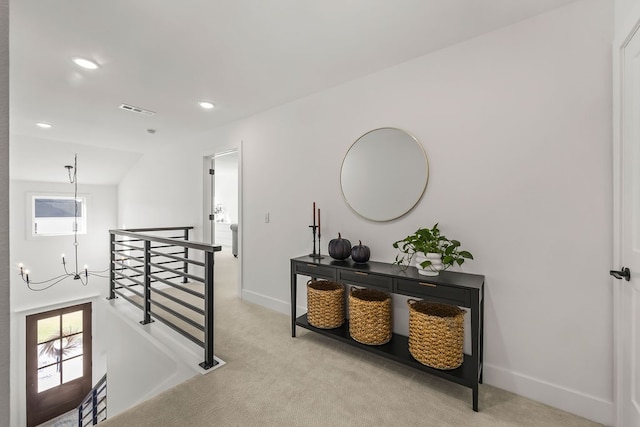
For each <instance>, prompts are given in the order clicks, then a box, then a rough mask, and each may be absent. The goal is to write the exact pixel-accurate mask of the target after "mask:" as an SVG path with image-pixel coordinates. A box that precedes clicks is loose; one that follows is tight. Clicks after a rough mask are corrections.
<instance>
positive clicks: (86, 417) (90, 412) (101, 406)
mask: <svg viewBox="0 0 640 427" xmlns="http://www.w3.org/2000/svg"><path fill="white" fill-rule="evenodd" d="M106 419H107V374H104V376H103V377H102V378H101V379H100V381H98V383H97V384H96V385H95V387H93V389H92V390H91V391H90V392H89V394H87V396H86V397H85V398H84V400H83V401H82V403H80V405H78V426H79V427H86V426H94V425H96V424H98V423H99V422H102V421H104V420H106Z"/></svg>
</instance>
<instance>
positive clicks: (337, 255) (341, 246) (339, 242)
mask: <svg viewBox="0 0 640 427" xmlns="http://www.w3.org/2000/svg"><path fill="white" fill-rule="evenodd" d="M350 255H351V242H350V241H348V240H347V239H343V238H342V235H341V234H340V233H338V238H337V239H331V240H330V241H329V256H331V258H333V259H337V260H343V259H347V258H349V256H350Z"/></svg>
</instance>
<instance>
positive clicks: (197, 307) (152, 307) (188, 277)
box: [108, 227, 221, 369]
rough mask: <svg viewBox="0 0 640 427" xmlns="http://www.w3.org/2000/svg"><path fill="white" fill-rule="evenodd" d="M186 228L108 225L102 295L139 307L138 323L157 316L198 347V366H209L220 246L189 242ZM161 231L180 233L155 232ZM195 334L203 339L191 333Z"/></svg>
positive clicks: (147, 321) (212, 356)
mask: <svg viewBox="0 0 640 427" xmlns="http://www.w3.org/2000/svg"><path fill="white" fill-rule="evenodd" d="M191 229H193V227H162V228H138V229H127V230H109V233H110V235H111V238H110V253H111V264H110V265H111V269H110V275H109V276H110V278H109V297H108V299H114V298H118V297H121V298H123V299H125V300H126V301H128V302H130V303H131V304H133V305H134V306H136V307H138V308H140V309H141V310H142V312H143V319H142V321H141V322H140V323H141V324H143V325H146V324H148V323H151V322H153V321H154V320H158V321H161V322H162V323H164V324H165V325H167V326H168V327H170V328H171V329H173V330H174V331H176V332H178V333H179V334H181V335H182V336H184V337H186V338H187V339H189V340H191V341H192V342H194V343H196V344H197V345H199V346H200V347H202V348H203V349H204V361H203V362H202V363H200V366H201V367H203V368H204V369H209V368H211V367H213V366H215V365H217V363H218V362H216V360H215V358H214V354H213V338H214V333H213V329H214V328H213V317H214V316H213V302H214V299H213V265H214V256H213V254H214V253H215V252H218V251H220V250H221V247H220V246H213V245H210V244H206V243H198V242H192V241H189V230H191ZM167 232H168V233H172V234H177V232H182V234H180V235H179V236H175V235H170V236H168V237H165V236H160V235H157V234H160V233H167ZM149 233H154V235H151V234H149ZM193 300H195V301H196V302H193ZM172 304H173V305H172ZM175 304H177V305H178V306H179V307H176V306H175ZM170 305H172V306H170ZM178 310H181V311H178ZM185 312H186V313H185ZM193 329H195V330H196V331H198V332H197V333H194V332H193ZM200 333H202V335H203V338H200V337H199V336H196V335H199V334H200Z"/></svg>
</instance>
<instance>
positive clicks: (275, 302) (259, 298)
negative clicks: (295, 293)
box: [242, 289, 291, 315]
mask: <svg viewBox="0 0 640 427" xmlns="http://www.w3.org/2000/svg"><path fill="white" fill-rule="evenodd" d="M242 299H243V300H245V301H247V302H250V303H252V304H258V305H261V306H263V307H266V308H270V309H271V310H275V311H277V312H279V313H282V314H289V315H290V314H291V311H290V308H289V307H291V304H290V303H289V302H285V301H282V300H279V299H276V298H272V297H268V296H266V295H262V294H259V293H257V292H253V291H248V290H246V289H243V290H242Z"/></svg>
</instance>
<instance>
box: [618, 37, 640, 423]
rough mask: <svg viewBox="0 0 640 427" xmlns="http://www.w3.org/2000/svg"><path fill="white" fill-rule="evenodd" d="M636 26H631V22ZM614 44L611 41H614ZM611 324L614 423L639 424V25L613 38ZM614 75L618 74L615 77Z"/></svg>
mask: <svg viewBox="0 0 640 427" xmlns="http://www.w3.org/2000/svg"><path fill="white" fill-rule="evenodd" d="M636 28H637V27H636ZM614 47H616V46H614ZM617 47H618V48H619V50H616V59H615V62H614V68H615V69H616V71H619V73H618V74H616V76H615V79H616V85H615V91H616V93H617V95H616V96H615V97H614V98H615V100H614V105H615V107H614V109H615V115H614V117H615V124H614V129H615V131H616V132H615V138H614V141H615V145H614V162H615V163H614V182H615V184H616V187H615V188H616V191H615V197H616V204H615V205H616V212H615V221H616V222H615V230H614V236H615V239H616V241H615V242H614V250H615V256H614V260H615V261H616V262H618V265H615V266H614V268H615V270H614V271H612V272H611V273H612V276H614V277H616V278H617V279H618V280H613V282H614V283H613V286H614V313H615V314H614V324H615V328H616V334H617V337H616V347H615V353H616V383H617V385H616V405H617V424H618V426H621V427H627V426H628V427H636V426H640V31H635V30H634V31H632V32H630V33H629V36H628V37H627V38H626V39H625V40H623V41H621V42H620V43H618V44H617ZM618 79H619V80H618Z"/></svg>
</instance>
